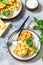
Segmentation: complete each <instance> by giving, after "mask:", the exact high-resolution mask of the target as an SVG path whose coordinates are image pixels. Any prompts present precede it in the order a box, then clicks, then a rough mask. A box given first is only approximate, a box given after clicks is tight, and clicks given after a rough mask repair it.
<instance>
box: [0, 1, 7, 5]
mask: <svg viewBox="0 0 43 65" xmlns="http://www.w3.org/2000/svg"><path fill="white" fill-rule="evenodd" d="M0 1H1V2H2V3H3V4H8V0H0Z"/></svg>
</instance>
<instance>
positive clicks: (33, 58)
mask: <svg viewBox="0 0 43 65" xmlns="http://www.w3.org/2000/svg"><path fill="white" fill-rule="evenodd" d="M23 30H29V31H32V32H33V33H35V34H36V35H37V36H38V38H40V37H39V35H38V34H37V33H36V32H35V31H33V30H30V29H23ZM15 32H17V30H16V31H14V32H13V33H12V34H14V33H15ZM12 34H11V35H10V36H9V38H8V40H9V39H10V37H11V36H12ZM40 43H41V42H40ZM7 48H8V52H9V54H10V55H11V56H12V57H13V58H14V59H16V60H19V61H30V60H32V59H34V58H35V57H36V56H37V55H38V54H39V53H40V50H41V44H40V50H39V52H38V53H37V54H36V55H35V56H34V57H33V58H30V59H26V60H23V59H19V58H16V57H15V56H13V55H12V53H11V52H10V49H9V47H7Z"/></svg>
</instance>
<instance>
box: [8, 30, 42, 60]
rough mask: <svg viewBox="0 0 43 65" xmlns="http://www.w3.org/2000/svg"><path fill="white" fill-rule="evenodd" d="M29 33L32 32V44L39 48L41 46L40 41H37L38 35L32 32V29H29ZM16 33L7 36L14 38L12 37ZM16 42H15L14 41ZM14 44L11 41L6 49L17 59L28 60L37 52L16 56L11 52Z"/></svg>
mask: <svg viewBox="0 0 43 65" xmlns="http://www.w3.org/2000/svg"><path fill="white" fill-rule="evenodd" d="M29 31H30V32H31V33H32V35H33V37H34V39H33V42H34V44H35V46H36V47H37V48H38V49H39V50H40V48H41V43H40V41H39V36H38V35H37V34H36V33H35V32H34V31H32V30H29ZM16 35H17V32H13V33H12V34H11V36H10V37H9V39H14V37H15V36H16ZM15 44H16V43H15ZM15 44H13V43H12V45H11V46H10V47H8V51H9V53H10V54H11V56H13V57H14V58H16V59H19V60H24V61H25V60H30V59H32V58H34V57H35V56H36V55H37V54H35V53H34V54H33V55H31V56H26V57H19V56H17V55H16V54H14V53H13V52H12V48H13V46H14V45H15Z"/></svg>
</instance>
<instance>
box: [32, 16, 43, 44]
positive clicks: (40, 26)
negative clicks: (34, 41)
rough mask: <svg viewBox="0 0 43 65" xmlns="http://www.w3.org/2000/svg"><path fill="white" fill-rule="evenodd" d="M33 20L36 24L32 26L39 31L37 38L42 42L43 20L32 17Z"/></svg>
mask: <svg viewBox="0 0 43 65" xmlns="http://www.w3.org/2000/svg"><path fill="white" fill-rule="evenodd" d="M34 22H36V23H37V24H38V25H36V26H34V27H33V28H34V29H37V30H40V31H41V34H40V38H39V40H40V42H41V43H43V20H39V19H37V18H35V17H34Z"/></svg>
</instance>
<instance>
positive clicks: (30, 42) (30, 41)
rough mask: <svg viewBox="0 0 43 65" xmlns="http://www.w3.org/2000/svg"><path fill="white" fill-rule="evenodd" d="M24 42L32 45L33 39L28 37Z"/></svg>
mask: <svg viewBox="0 0 43 65" xmlns="http://www.w3.org/2000/svg"><path fill="white" fill-rule="evenodd" d="M26 43H27V44H28V45H29V47H32V46H33V41H32V40H31V39H29V38H27V39H26Z"/></svg>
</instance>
